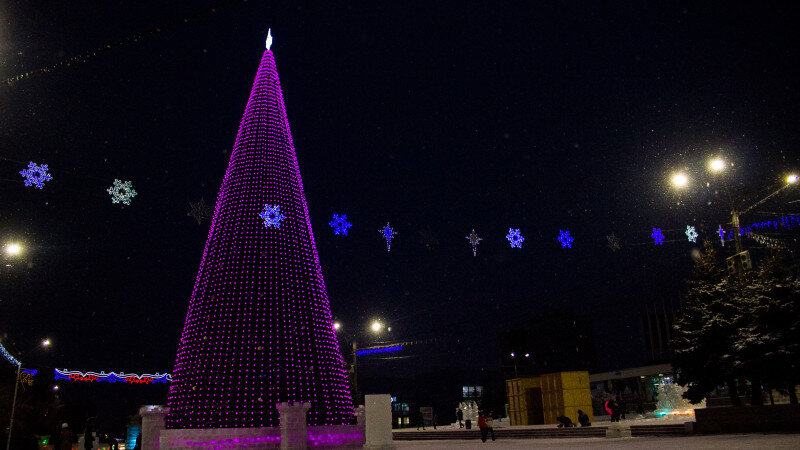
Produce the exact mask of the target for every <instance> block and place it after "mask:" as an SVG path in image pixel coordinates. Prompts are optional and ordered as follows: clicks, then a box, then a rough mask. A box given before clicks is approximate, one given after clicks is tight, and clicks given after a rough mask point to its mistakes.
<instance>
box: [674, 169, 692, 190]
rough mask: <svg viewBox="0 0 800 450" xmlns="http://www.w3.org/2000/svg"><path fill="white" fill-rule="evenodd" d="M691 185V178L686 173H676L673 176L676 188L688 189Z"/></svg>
mask: <svg viewBox="0 0 800 450" xmlns="http://www.w3.org/2000/svg"><path fill="white" fill-rule="evenodd" d="M688 184H689V177H687V176H686V174H685V173H682V172H681V173H676V174H675V175H673V176H672V185H673V186H675V187H679V188H682V187H686V186H687V185H688Z"/></svg>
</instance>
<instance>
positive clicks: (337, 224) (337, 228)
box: [328, 214, 353, 236]
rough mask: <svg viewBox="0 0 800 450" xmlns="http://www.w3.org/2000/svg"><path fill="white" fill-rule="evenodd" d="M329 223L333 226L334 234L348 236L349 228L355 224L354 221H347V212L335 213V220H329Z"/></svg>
mask: <svg viewBox="0 0 800 450" xmlns="http://www.w3.org/2000/svg"><path fill="white" fill-rule="evenodd" d="M328 225H330V226H331V227H333V234H334V235H336V236H338V235H340V234H342V235H345V236H347V230H348V229H350V227H352V226H353V224H352V223H350V222H348V221H347V214H342V215H341V216H340V215H339V214H334V215H333V220H331V221H330V222H328Z"/></svg>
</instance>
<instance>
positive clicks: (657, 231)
mask: <svg viewBox="0 0 800 450" xmlns="http://www.w3.org/2000/svg"><path fill="white" fill-rule="evenodd" d="M650 237H651V238H653V241H655V244H656V245H664V233H662V232H661V228H653V234H651V235H650Z"/></svg>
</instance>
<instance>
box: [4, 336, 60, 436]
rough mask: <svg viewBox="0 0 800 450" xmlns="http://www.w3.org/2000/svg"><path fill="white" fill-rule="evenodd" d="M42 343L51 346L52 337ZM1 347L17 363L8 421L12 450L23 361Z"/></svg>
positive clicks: (13, 362)
mask: <svg viewBox="0 0 800 450" xmlns="http://www.w3.org/2000/svg"><path fill="white" fill-rule="evenodd" d="M41 345H42V347H44V348H47V347H49V346H50V339H45V340H43V341H42V344H41ZM0 347H1V348H2V351H3V353H4V356H6V357H7V358H8V360H9V362H11V363H12V364H16V366H17V376H16V377H15V378H14V397H13V399H12V400H11V418H10V419H9V421H8V439H7V440H6V450H10V449H11V433H12V431H13V430H14V413H15V412H16V409H17V393H18V392H19V384H20V379H19V374H20V372H21V371H22V361H20V360H19V359H16V358H14V357H13V356H11V354H10V353H8V351H7V350H6V349H5V347H3V346H2V345H0Z"/></svg>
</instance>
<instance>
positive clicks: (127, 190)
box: [106, 178, 136, 205]
mask: <svg viewBox="0 0 800 450" xmlns="http://www.w3.org/2000/svg"><path fill="white" fill-rule="evenodd" d="M131 184H132V183H131V182H130V181H125V182H122V181H121V180H117V179H116V178H115V179H114V185H113V186H111V187H110V188H108V189H106V192H108V193H109V194H111V203H124V204H126V205H130V204H131V200H132V199H133V197H136V191H134V190H133V187H132V186H131Z"/></svg>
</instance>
